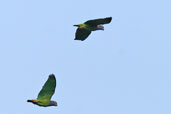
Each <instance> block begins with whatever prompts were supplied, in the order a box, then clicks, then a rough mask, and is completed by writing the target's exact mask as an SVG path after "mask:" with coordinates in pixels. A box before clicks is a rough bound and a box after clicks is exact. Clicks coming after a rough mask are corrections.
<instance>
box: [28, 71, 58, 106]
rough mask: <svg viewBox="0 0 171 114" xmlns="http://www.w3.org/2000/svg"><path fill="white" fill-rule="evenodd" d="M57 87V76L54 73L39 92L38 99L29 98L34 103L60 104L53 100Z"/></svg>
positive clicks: (40, 104)
mask: <svg viewBox="0 0 171 114" xmlns="http://www.w3.org/2000/svg"><path fill="white" fill-rule="evenodd" d="M55 88H56V78H55V75H54V74H51V75H49V78H48V80H47V81H46V83H45V84H44V86H43V87H42V89H41V91H40V92H39V94H38V97H37V99H32V100H27V102H31V103H33V104H36V105H39V106H43V107H48V106H58V104H57V102H56V101H52V100H51V97H52V96H53V94H54V92H55Z"/></svg>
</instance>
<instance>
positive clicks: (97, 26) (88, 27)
mask: <svg viewBox="0 0 171 114" xmlns="http://www.w3.org/2000/svg"><path fill="white" fill-rule="evenodd" d="M111 20H112V17H107V18H100V19H94V20H89V21H86V22H85V23H83V24H78V25H73V26H76V27H78V28H77V31H76V34H75V40H81V41H84V40H85V39H86V38H87V37H88V36H89V35H90V33H91V32H92V31H96V30H104V26H102V25H103V24H108V23H110V22H111Z"/></svg>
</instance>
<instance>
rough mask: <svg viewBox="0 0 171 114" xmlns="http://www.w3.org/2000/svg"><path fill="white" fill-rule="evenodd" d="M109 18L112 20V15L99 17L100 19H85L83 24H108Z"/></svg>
mask: <svg viewBox="0 0 171 114" xmlns="http://www.w3.org/2000/svg"><path fill="white" fill-rule="evenodd" d="M111 20H112V17H107V18H100V19H94V20H89V21H86V22H85V23H84V24H88V25H92V26H97V25H103V24H108V23H110V22H111Z"/></svg>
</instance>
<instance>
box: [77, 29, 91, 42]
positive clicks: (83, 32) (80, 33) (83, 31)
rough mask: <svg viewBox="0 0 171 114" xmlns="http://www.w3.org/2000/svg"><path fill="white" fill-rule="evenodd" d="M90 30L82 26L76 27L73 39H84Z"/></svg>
mask: <svg viewBox="0 0 171 114" xmlns="http://www.w3.org/2000/svg"><path fill="white" fill-rule="evenodd" d="M90 33H91V31H89V30H86V29H84V28H78V29H77V31H76V33H75V40H81V41H83V40H85V39H86V38H87V37H88V36H89V35H90Z"/></svg>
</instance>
